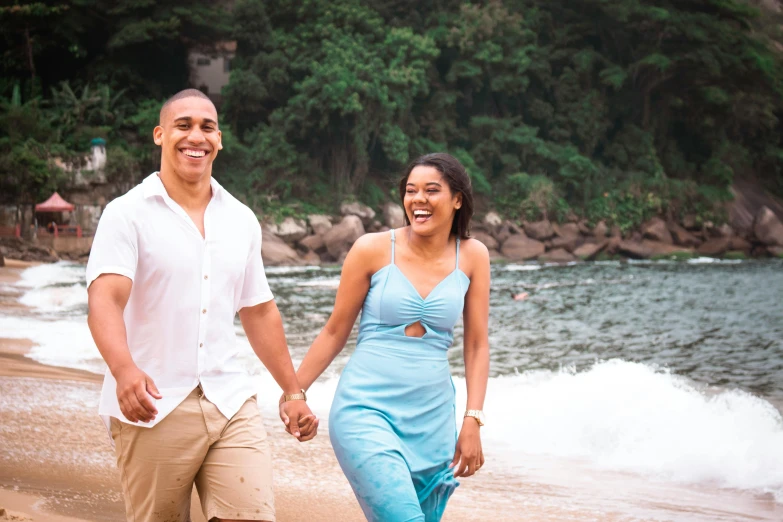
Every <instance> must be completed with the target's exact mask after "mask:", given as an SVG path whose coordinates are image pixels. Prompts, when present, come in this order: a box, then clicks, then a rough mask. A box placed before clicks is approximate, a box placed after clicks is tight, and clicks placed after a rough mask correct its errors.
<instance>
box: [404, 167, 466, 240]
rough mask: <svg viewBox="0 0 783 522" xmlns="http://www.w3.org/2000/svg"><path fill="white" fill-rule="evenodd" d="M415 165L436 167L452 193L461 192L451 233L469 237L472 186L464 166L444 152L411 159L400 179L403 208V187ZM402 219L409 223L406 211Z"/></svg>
mask: <svg viewBox="0 0 783 522" xmlns="http://www.w3.org/2000/svg"><path fill="white" fill-rule="evenodd" d="M416 167H432V168H434V169H436V170H437V171H438V172H440V173H441V174H443V179H445V180H446V183H448V185H449V189H450V190H451V193H452V194H458V193H459V194H462V206H461V207H460V208H458V209H457V213H456V214H455V215H454V221H452V222H451V233H452V234H454V235H455V236H457V237H458V238H460V239H468V238H469V237H470V220H471V219H472V218H473V186H472V185H471V183H470V177H469V176H468V173H467V171H466V170H465V167H463V166H462V163H460V162H459V161H457V158H455V157H454V156H451V155H450V154H446V153H444V152H435V153H432V154H425V155H424V156H420V157H418V158H416V159H415V160H413V161H412V162H411V163H410V165H408V168H407V169H406V170H405V175H404V176H403V177H402V179H401V180H400V187H399V188H400V201H401V202H402V208H403V209H405V189H406V185H407V184H408V176H410V175H411V172H412V171H413V169H415V168H416ZM404 219H405V221H404V224H405V225H406V226H407V225H410V221H409V220H408V213H407V212H405V218H404Z"/></svg>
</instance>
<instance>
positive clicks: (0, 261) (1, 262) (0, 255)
mask: <svg viewBox="0 0 783 522" xmlns="http://www.w3.org/2000/svg"><path fill="white" fill-rule="evenodd" d="M3 266H5V257H3V253H2V252H0V267H3Z"/></svg>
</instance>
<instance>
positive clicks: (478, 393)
mask: <svg viewBox="0 0 783 522" xmlns="http://www.w3.org/2000/svg"><path fill="white" fill-rule="evenodd" d="M466 243H467V241H466ZM471 243H472V244H471V245H470V254H469V255H470V261H471V270H470V288H469V289H468V292H467V294H465V308H464V310H463V313H462V314H463V315H462V318H463V324H464V327H465V336H464V349H463V354H464V358H465V384H466V386H467V389H468V400H467V407H466V409H468V410H481V409H483V408H484V397H485V395H486V393H487V380H488V379H489V284H490V275H489V252H488V251H487V248H486V247H485V246H484V245H483V244H482V243H480V242H478V241H475V240H472V241H471ZM465 250H467V249H465ZM483 464H484V452H483V451H482V449H481V437H480V433H479V424H478V422H476V421H475V420H474V419H473V418H466V419H464V422H463V423H462V430H461V432H460V435H459V439H458V440H457V448H456V451H455V453H454V460H453V461H452V466H454V467H456V470H455V472H454V475H455V476H457V477H469V476H471V475H473V474H474V473H475V472H476V470H477V469H479V468H480V467H481V466H482V465H483Z"/></svg>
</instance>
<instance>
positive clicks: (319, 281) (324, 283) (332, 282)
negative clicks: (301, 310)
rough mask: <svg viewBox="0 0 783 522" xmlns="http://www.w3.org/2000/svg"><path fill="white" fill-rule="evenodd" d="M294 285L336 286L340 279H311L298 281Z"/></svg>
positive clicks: (338, 284)
mask: <svg viewBox="0 0 783 522" xmlns="http://www.w3.org/2000/svg"><path fill="white" fill-rule="evenodd" d="M296 286H314V287H322V288H337V287H338V286H340V279H338V278H334V279H315V280H312V281H300V282H298V283H297V284H296Z"/></svg>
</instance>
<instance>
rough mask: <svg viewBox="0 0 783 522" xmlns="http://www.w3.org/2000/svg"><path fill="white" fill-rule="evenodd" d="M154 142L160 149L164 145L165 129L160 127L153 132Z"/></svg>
mask: <svg viewBox="0 0 783 522" xmlns="http://www.w3.org/2000/svg"><path fill="white" fill-rule="evenodd" d="M152 141H154V142H155V145H157V146H158V147H160V146H161V145H163V127H161V126H160V125H158V126H157V127H155V128H154V129H153V130H152Z"/></svg>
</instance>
